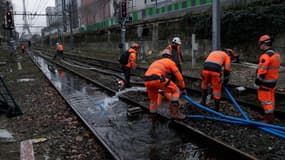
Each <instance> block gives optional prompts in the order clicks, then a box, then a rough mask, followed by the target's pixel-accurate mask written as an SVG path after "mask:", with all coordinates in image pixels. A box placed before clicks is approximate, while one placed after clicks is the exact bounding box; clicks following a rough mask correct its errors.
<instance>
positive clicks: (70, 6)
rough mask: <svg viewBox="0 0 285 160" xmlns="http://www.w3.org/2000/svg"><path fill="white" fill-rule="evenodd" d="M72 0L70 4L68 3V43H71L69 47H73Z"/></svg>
mask: <svg viewBox="0 0 285 160" xmlns="http://www.w3.org/2000/svg"><path fill="white" fill-rule="evenodd" d="M72 12H73V0H70V4H69V13H68V14H69V29H70V44H71V48H73V30H72V28H73V14H72Z"/></svg>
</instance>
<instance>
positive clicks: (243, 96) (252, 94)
mask: <svg viewBox="0 0 285 160" xmlns="http://www.w3.org/2000/svg"><path fill="white" fill-rule="evenodd" d="M65 57H66V58H68V59H71V60H73V61H77V62H80V63H84V64H87V65H89V67H90V66H91V67H97V68H105V69H108V70H112V71H114V72H117V74H119V73H121V70H120V66H119V64H118V63H117V62H114V61H111V60H104V59H96V58H94V57H87V56H80V55H77V54H66V55H65ZM243 65H248V66H252V64H251V63H249V64H243ZM146 69H147V66H138V67H137V69H136V73H135V74H134V75H133V76H132V79H133V83H134V84H142V78H141V77H143V74H144V72H145V71H146ZM184 80H185V83H186V87H187V88H188V89H189V90H195V91H198V92H199V91H200V83H201V79H200V78H196V77H192V76H190V75H187V74H185V75H184ZM228 88H229V89H230V91H231V92H232V93H233V95H234V96H235V97H236V98H237V101H238V102H239V103H241V104H243V105H244V106H249V107H251V108H253V109H255V110H256V111H259V112H260V113H263V109H262V108H261V107H260V105H259V102H258V100H257V96H256V94H257V91H256V89H254V88H249V87H241V86H239V85H235V84H229V85H228ZM284 96H285V94H284V93H282V92H276V97H275V98H276V111H275V113H276V116H278V117H280V118H281V117H285V99H284ZM224 97H225V96H224Z"/></svg>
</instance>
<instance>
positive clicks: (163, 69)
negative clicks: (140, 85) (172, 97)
mask: <svg viewBox="0 0 285 160" xmlns="http://www.w3.org/2000/svg"><path fill="white" fill-rule="evenodd" d="M169 73H173V74H174V75H175V77H176V79H177V82H178V85H179V87H181V88H185V83H184V80H183V76H182V74H181V73H180V72H179V70H178V68H177V66H176V64H175V63H174V62H173V61H172V60H171V59H169V58H162V59H159V60H156V61H155V62H153V63H152V64H151V65H150V66H149V68H148V70H147V71H146V73H145V75H144V76H145V77H148V76H151V75H157V76H159V77H161V76H163V77H166V75H167V74H169Z"/></svg>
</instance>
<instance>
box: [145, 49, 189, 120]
mask: <svg viewBox="0 0 285 160" xmlns="http://www.w3.org/2000/svg"><path fill="white" fill-rule="evenodd" d="M171 58H172V54H171V52H170V50H169V49H165V50H163V52H162V59H159V60H156V61H154V62H153V63H152V64H151V65H150V66H149V68H148V70H147V71H146V72H145V75H144V78H145V82H144V85H145V86H146V89H147V94H148V98H149V99H150V104H149V110H150V113H156V111H157V106H158V102H157V100H158V94H159V90H163V91H165V92H167V93H171V98H170V101H171V103H170V106H169V108H170V115H171V118H173V119H185V115H183V114H182V113H180V112H179V111H178V108H179V102H178V100H179V97H180V90H181V92H182V93H185V83H184V80H183V77H182V74H181V73H180V72H179V70H178V68H177V66H176V64H175V62H174V61H172V60H171ZM169 73H173V74H174V75H175V77H176V79H177V83H178V87H177V85H176V84H175V83H174V82H172V81H171V80H170V79H168V78H167V77H166V75H167V74H169ZM179 88H180V90H179Z"/></svg>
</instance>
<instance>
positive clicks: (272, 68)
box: [255, 35, 281, 123]
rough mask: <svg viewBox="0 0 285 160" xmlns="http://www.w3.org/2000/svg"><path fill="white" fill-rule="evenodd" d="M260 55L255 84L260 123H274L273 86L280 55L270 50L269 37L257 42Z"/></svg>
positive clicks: (261, 38)
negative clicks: (260, 114)
mask: <svg viewBox="0 0 285 160" xmlns="http://www.w3.org/2000/svg"><path fill="white" fill-rule="evenodd" d="M258 45H259V48H260V49H261V51H262V53H261V55H260V56H259V62H258V68H257V72H256V80H255V84H256V85H258V86H259V88H258V91H257V94H258V100H259V102H260V103H261V105H262V107H263V109H264V116H263V118H262V121H263V122H265V123H273V122H274V109H275V106H274V104H275V98H274V95H275V86H276V83H277V80H278V76H279V69H280V64H281V58H280V54H279V53H278V52H277V51H276V50H275V49H273V48H272V39H271V38H270V36H269V35H263V36H261V37H260V38H259V40H258Z"/></svg>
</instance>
